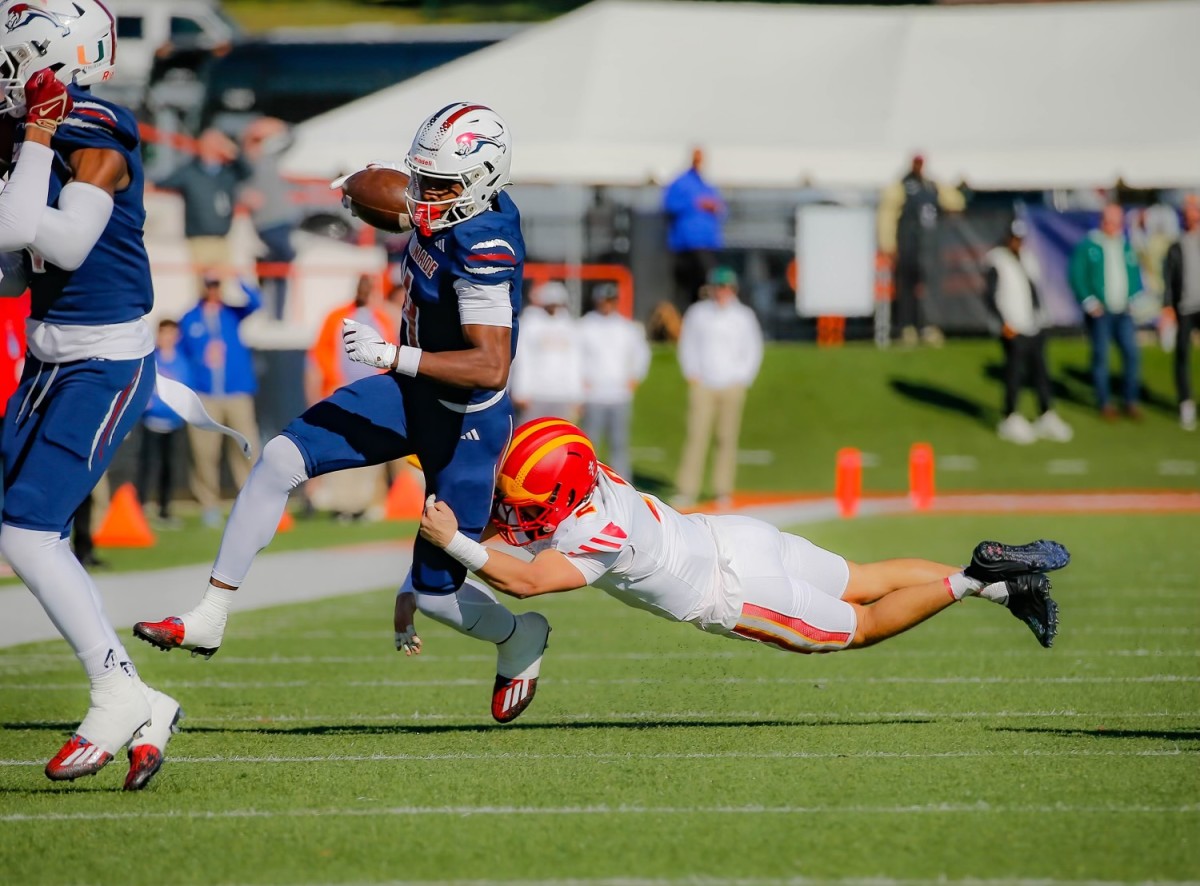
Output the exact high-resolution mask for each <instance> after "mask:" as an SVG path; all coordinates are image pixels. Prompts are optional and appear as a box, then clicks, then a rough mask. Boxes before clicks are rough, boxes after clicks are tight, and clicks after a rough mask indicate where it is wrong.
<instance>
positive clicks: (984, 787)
mask: <svg viewBox="0 0 1200 886" xmlns="http://www.w3.org/2000/svg"><path fill="white" fill-rule="evenodd" d="M1190 522H1191V518H1181V517H1179V516H1172V515H1147V516H1137V517H1130V516H1124V515H1122V516H1063V515H1051V514H1042V515H1026V516H992V517H976V516H966V515H946V516H936V515H934V516H922V517H915V516H888V517H872V518H864V519H860V520H855V521H835V522H827V523H818V524H814V525H812V526H808V527H804V528H803V530H802V531H803V532H804V533H805V534H807V535H809V536H810V537H811V538H813V539H814V540H815V541H817V542H818V543H822V544H825V545H827V546H830V547H832V548H834V549H837V550H839V551H842V552H844V553H845V554H846V555H847V556H849V557H851V558H852V559H868V558H876V557H882V556H894V555H899V554H903V553H913V552H918V551H919V552H921V553H923V554H925V555H928V556H931V557H935V558H939V559H944V560H951V561H953V560H955V559H958V560H961V559H962V557H963V555H964V551H967V550H969V548H970V546H971V545H972V544H973V543H974V542H975V541H976V540H978V538H979V537H980V536H982V535H996V536H1000V537H1013V538H1016V537H1019V538H1022V539H1023V538H1025V537H1033V536H1036V535H1047V534H1053V535H1055V536H1056V537H1061V538H1062V539H1063V540H1064V541H1065V542H1066V543H1067V544H1068V545H1069V546H1070V547H1071V548H1072V550H1073V551H1074V554H1075V560H1074V562H1073V564H1072V565H1071V567H1069V568H1068V570H1066V571H1065V572H1064V573H1062V574H1061V575H1060V576H1059V577H1057V579H1056V594H1057V596H1058V597H1059V599H1060V601H1061V602H1062V606H1063V628H1062V633H1061V634H1060V638H1059V642H1058V643H1057V644H1056V647H1055V648H1054V649H1053V650H1049V651H1046V650H1042V649H1040V648H1039V647H1038V646H1037V645H1036V643H1035V642H1034V641H1033V638H1032V637H1031V636H1030V635H1029V633H1028V631H1027V630H1026V629H1025V628H1024V627H1023V626H1022V625H1021V624H1019V623H1018V622H1017V621H1016V620H1015V619H1013V618H1012V617H1011V616H1009V615H1008V614H1007V613H1006V612H1004V611H1002V610H1000V609H999V608H998V607H994V606H993V605H992V604H988V603H985V602H983V601H968V602H967V603H965V604H963V605H962V606H961V607H957V608H956V609H955V610H952V611H951V612H948V613H946V614H945V615H942V616H939V617H938V618H937V619H935V620H934V621H933V622H931V623H929V624H927V625H922V626H920V627H918V628H917V629H915V630H914V631H913V632H911V633H910V634H909V635H907V636H904V637H901V638H898V639H896V640H893V641H890V642H888V643H886V644H884V645H882V646H879V647H876V648H874V649H871V650H865V651H860V652H850V653H842V654H837V655H832V656H821V657H803V658H801V657H798V656H788V655H784V654H782V653H777V652H775V651H773V650H769V649H766V648H761V647H757V646H755V645H752V644H748V643H736V642H733V641H727V640H719V639H717V638H713V637H707V636H704V635H703V634H701V633H700V632H698V631H695V630H694V629H690V628H687V627H684V626H679V625H670V624H668V623H666V622H662V621H660V620H657V619H654V618H653V617H651V616H649V615H647V614H645V613H639V612H636V611H634V610H631V609H628V608H625V607H622V606H620V605H619V604H617V603H616V602H615V601H613V600H611V599H609V598H607V597H605V596H603V595H601V594H599V593H598V592H594V591H583V592H578V593H576V594H573V595H564V596H562V597H559V598H552V599H548V600H546V601H544V602H540V603H539V606H540V608H542V609H544V611H545V612H546V613H547V615H548V616H549V617H550V619H551V621H552V623H553V624H554V626H555V631H554V634H553V635H552V637H551V648H550V651H549V652H548V654H547V661H546V669H545V671H544V679H543V682H542V684H541V686H540V689H539V697H538V700H537V702H536V703H535V705H534V706H533V707H532V708H531V709H530V711H529V712H527V714H526V715H525V716H524V717H523V718H522V719H521V720H520V721H518V722H517V723H516V724H514V725H513V726H511V727H508V728H502V727H497V726H494V725H493V724H491V722H490V720H489V718H488V715H487V709H486V699H487V695H488V691H489V689H490V680H491V670H492V656H491V655H490V654H486V650H483V649H480V648H479V646H478V645H477V644H474V643H472V642H471V641H469V640H466V639H465V638H460V637H458V636H456V635H452V634H451V633H450V632H448V631H446V630H444V629H441V628H439V627H438V626H436V625H428V624H427V625H426V626H425V628H424V633H425V638H426V643H427V654H425V655H423V656H421V658H420V659H419V660H411V661H403V660H400V659H399V658H398V657H397V655H396V654H395V653H394V652H393V651H391V649H390V645H391V643H390V634H389V630H390V628H389V625H388V617H387V615H388V612H389V610H390V596H391V592H390V591H388V590H383V591H379V592H372V593H367V594H361V595H357V596H350V597H343V598H339V599H333V600H325V601H319V602H312V603H304V604H298V605H292V606H284V607H278V608H275V609H269V610H264V611H260V612H253V613H242V614H239V615H238V616H236V618H235V620H234V622H233V623H232V628H231V631H230V634H229V636H228V638H227V644H226V647H225V648H224V649H223V650H222V652H221V653H220V654H219V655H218V656H216V657H215V658H214V659H213V660H212V661H210V662H203V661H200V660H192V659H189V658H187V657H186V656H180V655H175V654H173V655H161V654H158V653H154V652H153V651H152V650H150V649H149V648H148V647H145V646H142V645H141V644H138V645H137V646H131V650H132V651H133V652H134V655H135V657H136V659H137V661H138V664H139V667H141V668H142V670H143V671H144V673H145V674H146V675H147V677H148V678H149V679H150V680H151V681H153V682H155V683H156V684H158V685H160V686H162V687H163V688H165V689H167V690H168V691H172V692H174V693H176V694H177V695H178V696H179V697H180V698H181V699H182V700H183V702H184V706H185V709H187V711H188V715H189V716H188V719H187V720H185V721H184V726H185V731H184V732H182V733H181V734H180V735H179V736H177V738H176V740H175V742H174V743H173V744H172V746H171V749H170V753H169V755H168V756H169V759H168V763H167V766H166V767H165V768H164V770H163V772H162V773H161V774H160V776H159V779H158V781H157V782H156V784H154V785H153V786H152V788H151V789H150V790H149V791H147V792H145V793H144V794H142V795H123V794H121V793H120V792H119V791H116V788H117V786H118V785H119V783H120V777H121V776H122V775H123V766H121V764H120V762H117V763H114V764H113V765H112V766H111V767H110V769H108V770H105V771H104V772H103V773H101V774H100V775H99V776H97V777H96V778H94V779H90V780H83V781H80V782H78V783H76V784H75V785H71V786H60V785H52V784H50V783H49V782H46V781H45V780H44V779H43V777H42V775H41V772H40V766H41V764H42V763H43V762H44V758H45V755H46V753H47V752H48V751H50V750H53V748H54V747H56V746H57V743H58V741H60V740H61V738H62V737H63V736H64V735H65V734H66V732H68V731H69V730H70V728H71V727H72V726H73V725H74V722H75V720H76V719H77V717H78V716H79V714H80V713H81V712H82V710H83V706H84V705H85V704H86V695H85V693H84V691H83V689H82V687H81V686H80V685H79V682H80V681H79V680H78V674H77V668H78V666H77V664H76V663H75V661H74V659H73V657H72V656H71V655H70V654H69V653H68V652H66V651H65V649H64V647H63V645H62V644H61V643H45V644H36V645H31V646H24V647H14V648H11V649H5V650H0V722H3V724H4V729H3V731H2V732H0V764H2V765H0V822H3V825H2V827H3V831H4V833H5V839H4V840H3V841H0V865H2V867H0V869H2V870H4V872H5V876H4V879H5V881H7V882H13V883H122V884H139V883H160V882H163V881H164V880H168V881H170V882H177V883H206V884H211V883H272V884H284V883H288V884H291V883H382V882H397V881H426V882H451V881H454V882H463V881H484V880H487V881H513V882H515V881H522V882H539V881H551V880H554V881H559V882H561V881H562V880H564V879H575V880H580V881H586V882H589V883H593V882H600V881H611V882H616V881H619V882H627V883H628V882H635V881H637V882H640V881H654V882H672V883H673V882H709V881H713V882H717V881H719V882H747V883H749V882H759V881H762V882H774V881H783V880H788V881H792V880H800V881H805V880H808V881H821V882H829V881H854V880H862V879H869V880H872V881H880V882H892V881H907V880H928V879H936V878H945V879H947V880H963V879H970V880H975V881H978V880H987V881H1004V882H1028V881H1035V880H1036V881H1039V882H1055V881H1078V880H1089V881H1112V882H1116V881H1124V882H1129V881H1146V880H1158V881H1180V880H1188V879H1195V877H1196V874H1197V871H1200V847H1198V846H1197V843H1196V841H1195V838H1194V835H1195V833H1196V831H1197V824H1198V823H1200V822H1198V821H1197V819H1198V816H1200V804H1198V803H1197V802H1196V798H1197V796H1198V788H1200V769H1198V767H1197V765H1196V764H1197V755H1198V754H1200V691H1198V684H1200V648H1198V644H1197V642H1196V638H1197V634H1198V633H1200V608H1198V607H1197V606H1196V605H1195V600H1194V594H1195V580H1194V577H1193V576H1194V562H1193V561H1194V558H1193V556H1192V555H1191V550H1192V549H1191V547H1190V546H1189V544H1190V539H1191V532H1190V530H1189V524H1190ZM64 832H68V833H69V834H70V839H69V840H63V839H62V835H63V834H64ZM49 846H53V847H54V849H53V850H52V851H50V850H47V849H44V848H42V847H49ZM148 860H159V861H165V862H166V863H167V864H168V865H169V868H170V871H169V873H168V872H165V871H164V870H163V867H162V865H161V864H155V863H150V861H148Z"/></svg>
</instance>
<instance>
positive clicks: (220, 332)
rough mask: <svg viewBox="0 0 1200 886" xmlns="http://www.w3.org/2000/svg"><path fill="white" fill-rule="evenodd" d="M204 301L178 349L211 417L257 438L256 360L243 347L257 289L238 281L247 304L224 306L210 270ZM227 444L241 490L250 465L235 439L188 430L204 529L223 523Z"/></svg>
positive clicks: (185, 323)
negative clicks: (223, 465) (243, 333)
mask: <svg viewBox="0 0 1200 886" xmlns="http://www.w3.org/2000/svg"><path fill="white" fill-rule="evenodd" d="M202 279H203V292H202V294H201V296H200V302H199V304H197V305H196V306H195V307H194V308H192V309H191V310H190V311H188V312H187V313H186V314H184V315H183V317H182V318H181V319H180V321H179V328H180V333H181V336H182V337H181V339H180V342H179V351H180V353H181V354H182V355H183V357H184V359H185V360H186V361H187V363H188V371H189V373H190V375H191V380H192V387H193V388H194V389H195V390H196V392H197V393H198V394H199V395H200V400H201V402H202V403H203V404H204V408H205V409H207V410H208V414H209V415H211V416H212V417H213V418H214V419H216V420H217V421H218V422H220V423H221V424H223V425H227V426H229V427H231V428H233V429H234V430H235V431H237V432H239V433H240V434H242V435H243V436H244V437H245V438H246V439H247V440H250V441H257V440H258V422H257V420H256V419H255V414H254V392H255V391H256V390H257V388H258V385H257V382H256V381H255V378H254V362H253V358H252V356H251V354H250V349H249V348H247V347H246V345H245V344H243V343H242V338H241V334H240V332H239V327H240V326H241V324H242V321H243V320H245V319H246V318H247V317H249V316H250V315H251V314H253V313H254V312H255V311H257V310H258V309H259V308H260V307H261V306H262V296H261V294H260V293H259V291H258V289H257V288H255V287H253V286H251V285H250V284H248V283H246V282H245V281H239V282H240V285H241V288H242V292H244V293H245V295H246V303H245V304H244V305H241V306H234V305H230V304H226V302H225V300H224V295H223V292H222V279H221V276H220V274H219V273H217V272H216V271H215V270H213V269H209V270H207V271H205V272H204V274H203V278H202ZM226 441H229V444H230V445H229V448H228V451H229V452H230V453H231V454H232V458H230V467H231V470H232V473H233V478H234V481H235V482H236V483H237V486H238V488H239V489H241V487H242V486H243V485H244V484H245V482H246V478H247V477H248V476H249V475H250V462H249V461H248V460H247V459H245V458H243V457H242V454H241V452H240V451H239V450H238V449H237V446H236V444H234V443H233V442H232V439H231V438H229V437H226V436H225V435H224V434H211V433H207V432H204V431H198V430H197V429H196V428H194V427H192V426H190V425H189V426H188V442H189V443H190V444H191V447H192V476H191V485H192V492H193V494H194V495H195V496H196V500H197V501H199V502H200V508H201V513H202V516H203V519H204V523H205V525H206V526H211V527H216V526H218V525H220V522H221V513H220V511H219V509H218V506H219V504H220V501H221V452H222V447H223V446H224V445H225V443H226Z"/></svg>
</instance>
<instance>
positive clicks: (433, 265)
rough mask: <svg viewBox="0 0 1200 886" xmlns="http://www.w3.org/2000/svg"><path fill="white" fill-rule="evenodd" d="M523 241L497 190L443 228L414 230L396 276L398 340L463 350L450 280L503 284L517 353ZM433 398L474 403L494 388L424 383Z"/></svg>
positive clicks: (512, 211)
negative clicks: (400, 285) (401, 288)
mask: <svg viewBox="0 0 1200 886" xmlns="http://www.w3.org/2000/svg"><path fill="white" fill-rule="evenodd" d="M524 267H525V241H524V240H523V239H522V237H521V214H520V212H518V211H517V205H516V204H515V203H514V202H513V201H512V198H511V197H509V196H508V195H507V194H505V193H503V192H501V193H500V194H499V195H498V196H497V197H496V199H495V200H494V201H493V203H492V208H491V209H489V210H487V211H486V212H481V213H480V214H479V215H477V216H475V217H473V218H469V219H467V220H466V221H464V222H460V223H459V224H457V225H454V226H453V227H451V228H449V229H447V230H444V231H435V232H434V233H432V234H430V235H429V236H426V235H424V234H421V233H420V232H417V233H414V234H413V235H412V237H411V238H409V241H408V249H407V250H406V251H405V254H404V260H403V262H402V263H401V275H402V279H403V281H404V285H405V286H406V287H407V289H408V298H407V299H406V300H405V302H404V322H403V324H402V325H401V329H400V343H401V344H405V345H409V346H411V347H414V348H421V349H422V350H424V351H463V350H466V349H468V348H469V347H470V345H469V344H468V343H467V340H466V338H465V337H464V336H463V332H462V320H461V318H460V317H459V313H458V294H457V293H456V292H455V290H454V283H455V281H456V280H466V281H468V282H470V283H474V284H477V285H480V286H495V285H498V284H507V286H508V289H509V294H508V297H509V302H510V303H511V305H512V353H513V355H515V354H516V352H517V314H518V313H520V310H521V279H522V276H523V274H524ZM418 381H419V382H421V383H425V384H429V385H432V386H435V387H436V388H437V391H438V396H439V397H440V398H441V399H443V400H448V401H451V402H455V403H475V402H480V401H482V400H486V399H488V398H490V397H493V396H495V392H494V391H468V390H464V389H463V388H455V387H452V386H449V385H443V384H439V383H437V382H429V381H427V380H425V379H420V378H418Z"/></svg>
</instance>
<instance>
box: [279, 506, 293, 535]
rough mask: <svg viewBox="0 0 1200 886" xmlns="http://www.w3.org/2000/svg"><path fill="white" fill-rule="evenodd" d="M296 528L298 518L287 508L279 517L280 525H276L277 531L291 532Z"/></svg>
mask: <svg viewBox="0 0 1200 886" xmlns="http://www.w3.org/2000/svg"><path fill="white" fill-rule="evenodd" d="M295 528H296V518H295V517H293V516H292V512H291V511H288V510H285V511H284V512H283V516H282V517H280V518H279V525H278V526H276V527H275V531H276V532H291V531H292V530H293V529H295Z"/></svg>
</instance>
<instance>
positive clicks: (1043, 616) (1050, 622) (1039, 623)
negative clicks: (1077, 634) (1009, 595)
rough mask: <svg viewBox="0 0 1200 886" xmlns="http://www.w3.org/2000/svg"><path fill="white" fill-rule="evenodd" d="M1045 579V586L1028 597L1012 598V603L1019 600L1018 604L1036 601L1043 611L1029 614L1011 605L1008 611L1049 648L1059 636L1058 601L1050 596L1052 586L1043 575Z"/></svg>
mask: <svg viewBox="0 0 1200 886" xmlns="http://www.w3.org/2000/svg"><path fill="white" fill-rule="evenodd" d="M1043 581H1044V582H1045V585H1044V587H1041V588H1038V589H1037V590H1035V591H1033V592H1032V593H1031V594H1030V596H1029V597H1028V598H1024V599H1021V600H1018V601H1011V600H1010V604H1011V602H1018V604H1020V603H1025V604H1026V605H1028V604H1029V603H1036V604H1037V608H1038V609H1040V610H1042V611H1041V612H1039V613H1038V614H1036V615H1034V614H1029V613H1028V612H1018V611H1015V610H1014V609H1012V608H1011V605H1010V607H1009V610H1008V611H1009V612H1012V614H1013V615H1014V616H1016V617H1017V618H1018V619H1020V621H1022V622H1023V623H1024V624H1025V625H1026V626H1027V627H1028V628H1029V630H1030V631H1032V632H1033V636H1034V638H1035V639H1036V640H1037V641H1038V643H1039V644H1041V645H1042V646H1043V647H1044V648H1046V649H1049V648H1050V647H1051V646H1053V645H1054V638H1055V637H1057V636H1058V603H1056V602H1055V600H1054V598H1053V597H1051V596H1050V589H1051V587H1052V586H1051V584H1050V580H1049V579H1048V578H1044V577H1043ZM1018 608H1020V609H1025V606H1020V605H1019V606H1018Z"/></svg>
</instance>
